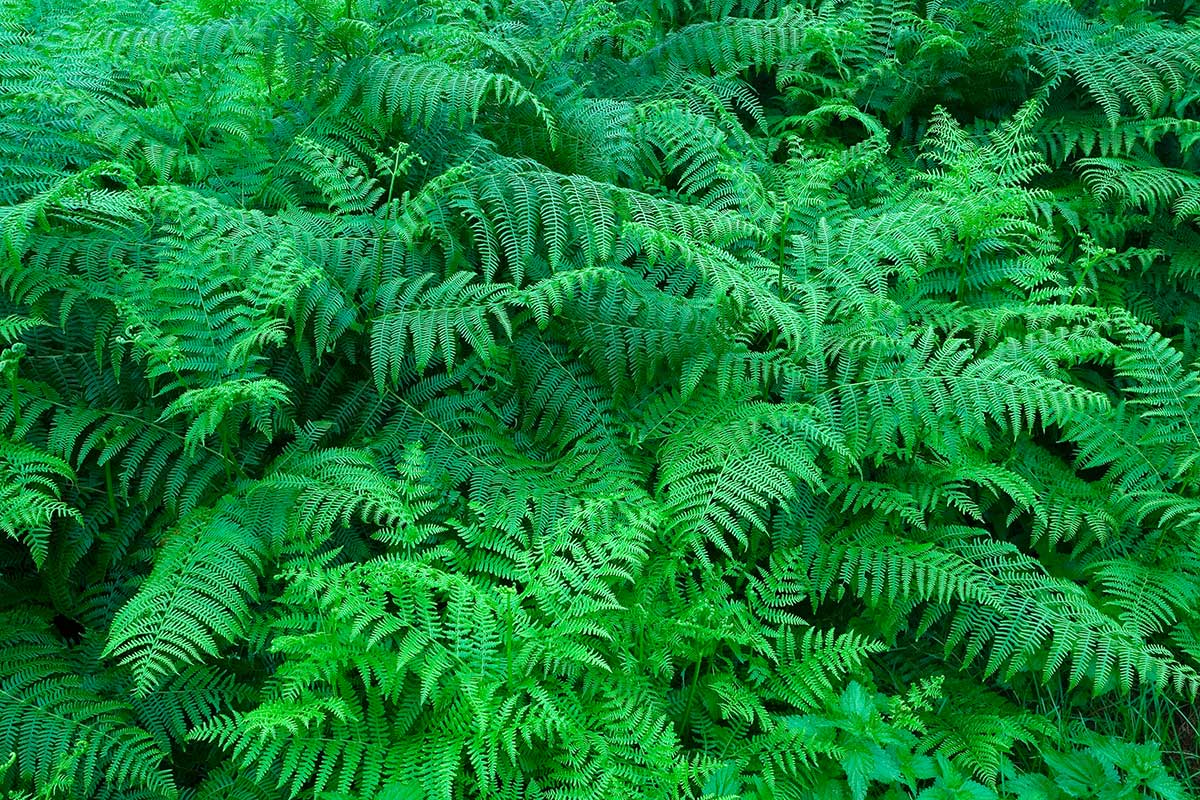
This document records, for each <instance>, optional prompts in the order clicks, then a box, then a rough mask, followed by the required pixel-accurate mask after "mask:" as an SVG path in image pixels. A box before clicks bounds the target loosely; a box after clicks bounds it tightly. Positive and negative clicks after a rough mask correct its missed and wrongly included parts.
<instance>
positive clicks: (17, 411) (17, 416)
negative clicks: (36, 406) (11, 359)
mask: <svg viewBox="0 0 1200 800" xmlns="http://www.w3.org/2000/svg"><path fill="white" fill-rule="evenodd" d="M8 386H9V389H10V390H11V391H12V403H13V425H15V426H16V427H18V428H19V427H21V393H20V390H19V389H18V388H17V370H16V368H15V367H14V368H13V369H12V370H11V371H10V372H9V373H8Z"/></svg>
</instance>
